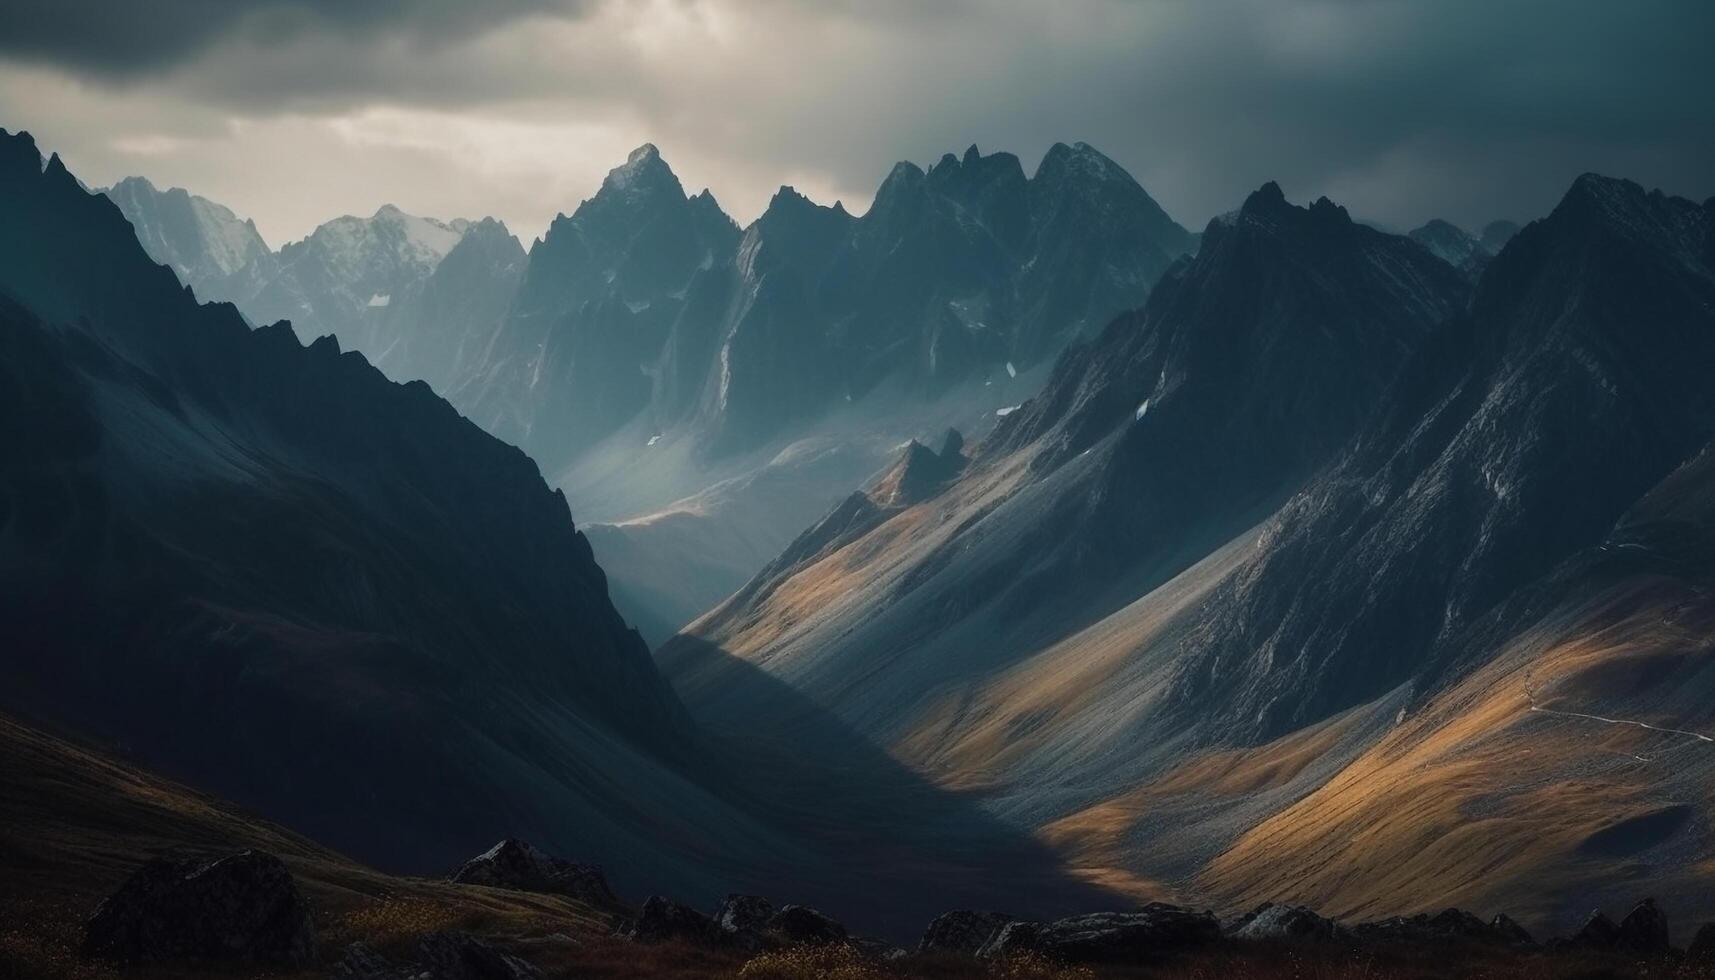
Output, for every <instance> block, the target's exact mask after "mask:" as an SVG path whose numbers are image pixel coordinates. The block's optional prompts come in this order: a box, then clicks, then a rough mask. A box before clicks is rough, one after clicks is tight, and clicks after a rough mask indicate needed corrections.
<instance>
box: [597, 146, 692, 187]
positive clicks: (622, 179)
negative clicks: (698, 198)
mask: <svg viewBox="0 0 1715 980" xmlns="http://www.w3.org/2000/svg"><path fill="white" fill-rule="evenodd" d="M601 193H619V194H625V195H640V194H651V193H662V194H669V195H671V196H673V197H679V198H683V197H684V196H685V189H684V186H683V185H682V184H680V183H679V177H678V175H676V174H674V173H673V168H672V167H669V166H668V165H667V161H666V160H663V159H662V158H661V151H660V150H658V149H656V147H655V144H654V143H645V144H643V145H642V146H640V147H638V148H637V149H635V150H632V151H631V153H630V154H629V155H628V156H627V157H626V158H625V162H624V163H623V164H621V165H619V166H617V167H615V168H613V169H612V170H610V171H608V172H607V177H606V179H604V180H603V181H602V183H601V192H598V195H597V196H600V194H601Z"/></svg>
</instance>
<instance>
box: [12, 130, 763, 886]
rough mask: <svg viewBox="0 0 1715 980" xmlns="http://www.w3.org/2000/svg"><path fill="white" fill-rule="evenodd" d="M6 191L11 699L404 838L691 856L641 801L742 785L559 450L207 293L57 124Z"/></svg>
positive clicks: (374, 837)
mask: <svg viewBox="0 0 1715 980" xmlns="http://www.w3.org/2000/svg"><path fill="white" fill-rule="evenodd" d="M0 196H3V198H4V209H5V211H6V213H7V214H8V220H7V221H6V222H5V223H4V226H3V227H0V257H3V261H0V295H3V297H4V303H3V314H0V322H3V324H4V330H3V333H0V336H3V338H4V347H5V352H6V356H5V357H4V358H3V359H0V371H4V374H5V383H4V384H0V389H3V393H0V404H3V406H4V411H0V419H4V420H5V425H4V429H3V432H0V461H3V462H0V487H3V488H4V493H3V495H0V501H3V503H0V574H3V576H4V580H5V582H6V585H7V588H6V590H5V592H6V598H5V600H4V606H3V608H4V619H5V622H6V627H7V628H6V632H7V634H8V636H10V637H11V638H12V642H9V643H8V644H7V645H6V649H5V653H4V660H5V662H6V663H5V665H6V671H7V677H8V685H7V688H6V694H5V701H6V703H7V705H8V706H9V707H10V708H12V709H14V710H20V711H27V712H29V713H31V714H32V715H35V716H38V717H42V718H46V719H51V720H54V721H56V722H59V723H64V724H71V725H75V726H77V727H79V728H80V729H82V730H84V731H86V732H89V733H91V734H94V735H97V736H99V737H104V738H109V739H114V740H117V741H119V742H121V743H122V744H124V745H126V746H128V747H129V748H130V749H131V751H133V752H136V753H138V754H139V755H141V756H144V757H146V758H149V759H151V760H153V761H154V762H156V763H157V764H159V765H160V766H161V767H162V768H164V769H166V770H168V771H171V772H174V773H177V774H179V775H181V776H183V777H185V778H188V779H193V780H194V781H196V782H197V783H199V784H201V785H205V786H209V787H211V788H214V789H218V790H220V791H222V792H224V793H227V794H229V795H230V796H232V797H234V798H235V799H238V800H240V801H242V802H243V803H245V804H247V805H251V806H255V807H257V808H258V809H261V810H263V811H265V812H268V813H270V814H272V815H274V816H276V817H279V818H281V819H285V820H288V821H289V822H291V823H293V824H294V825H295V826H298V827H300V828H302V829H304V830H306V831H311V832H314V833H316V834H318V835H319V836H320V837H322V838H323V839H325V840H327V841H329V842H330V843H332V844H335V845H336V846H340V847H344V848H349V849H350V850H352V851H354V852H356V853H361V854H364V855H366V856H367V857H369V858H371V859H373V860H376V861H378V862H381V863H383V864H386V865H389V866H414V867H422V866H424V865H429V866H432V865H434V864H435V863H436V862H437V861H450V860H452V859H453V858H454V857H456V856H458V855H461V854H467V853H468V852H469V851H470V848H471V847H472V846H475V845H476V844H479V843H480V842H481V841H482V840H484V839H486V838H488V837H492V836H493V834H494V831H495V828H496V827H497V826H515V825H528V826H533V827H535V828H537V829H538V831H539V832H540V833H541V834H543V835H545V836H547V837H555V836H557V837H559V838H560V839H562V840H564V841H566V842H567V843H568V844H569V843H572V842H574V840H576V839H583V840H597V839H600V840H605V841H606V842H607V843H608V844H609V845H611V846H612V847H614V848H615V849H616V851H615V853H616V854H624V855H629V856H630V857H631V859H633V860H634V861H635V862H636V863H635V868H636V870H637V871H639V872H643V873H645V874H649V873H651V872H652V873H656V874H661V875H676V874H682V873H683V871H684V868H683V866H682V865H680V864H678V863H677V862H676V861H673V860H671V859H669V858H667V857H666V856H665V851H664V849H663V847H662V845H661V842H660V840H659V839H658V838H656V837H655V836H654V835H653V834H652V833H648V832H645V831H642V830H640V829H639V827H638V826H637V825H636V823H635V818H634V816H633V815H630V814H631V811H632V810H633V809H634V808H635V807H636V806H638V805H639V800H642V799H648V798H650V797H654V798H656V799H664V798H671V797H674V796H677V797H678V798H680V799H681V800H683V799H685V798H687V797H689V798H700V799H702V800H703V802H702V803H701V804H698V805H697V807H695V809H698V810H699V812H705V813H707V814H715V815H718V814H721V813H723V812H725V811H724V809H723V807H722V806H721V805H720V804H719V803H718V802H716V801H714V800H713V798H711V797H708V796H706V795H705V791H703V790H701V789H699V788H698V787H697V786H696V785H695V783H694V782H693V781H692V780H689V779H687V778H686V777H684V776H681V775H677V774H676V773H677V770H678V769H680V768H681V767H689V766H690V764H691V760H693V759H696V758H699V753H700V749H699V746H698V743H697V740H696V738H695V737H694V735H693V734H692V729H691V726H690V724H689V722H688V720H687V718H686V716H685V714H684V711H683V709H682V708H681V707H680V705H679V702H678V700H677V698H676V697H675V696H674V695H673V693H672V691H671V690H670V689H669V688H668V687H667V685H666V684H665V683H664V682H663V681H662V680H661V678H660V676H659V675H658V674H657V673H656V670H655V668H654V666H653V664H652V662H651V660H650V658H649V655H648V651H647V649H646V648H645V647H644V645H643V644H642V642H641V641H640V640H639V639H638V637H637V635H636V634H635V633H634V632H633V631H631V630H630V629H628V628H627V627H626V626H625V624H624V622H623V621H622V620H621V619H620V617H619V615H618V614H617V613H616V612H615V611H614V610H613V607H612V606H611V605H610V604H609V602H608V600H607V596H606V584H605V580H604V577H603V575H602V572H601V570H600V568H598V567H597V566H596V564H595V561H594V559H593V557H592V556H591V554H590V550H589V546H588V544H587V543H586V542H585V541H584V539H583V537H582V535H581V534H580V533H579V532H578V531H577V530H576V529H575V528H574V527H573V525H572V522H571V519H570V515H569V513H568V511H567V507H566V502H565V498H564V496H563V495H562V494H560V493H559V492H557V491H551V490H549V489H548V488H547V487H546V486H545V485H544V484H543V482H542V480H541V477H540V475H539V474H538V471H537V469H536V467H535V465H534V464H533V463H531V461H530V460H529V459H528V458H527V457H525V456H524V455H523V454H522V453H521V452H519V451H518V450H516V449H514V448H512V447H509V446H506V445H504V444H502V443H500V442H498V441H497V440H495V439H493V438H492V437H490V436H488V435H486V434H485V433H483V432H481V431H480V430H479V429H477V428H476V427H475V426H474V425H472V424H471V423H469V422H468V421H466V420H464V419H462V418H460V417H459V416H458V414H457V413H456V412H454V411H453V410H452V408H451V407H449V406H448V405H447V404H446V403H445V402H443V401H441V400H440V399H439V398H437V397H435V396H434V395H433V394H432V393H431V392H430V391H429V389H428V388H427V386H426V385H423V384H421V383H413V384H410V385H403V386H400V385H395V384H392V383H390V382H387V381H386V380H385V379H384V378H383V377H382V376H381V375H380V373H379V372H377V371H376V370H375V369H374V368H372V367H370V366H369V365H368V364H367V363H366V362H365V361H364V360H363V358H362V357H360V356H358V355H355V354H350V353H344V354H342V353H341V352H340V351H339V347H338V344H337V343H336V342H334V341H333V340H332V339H331V338H324V339H322V340H320V341H317V342H316V343H314V344H311V345H309V346H308V347H302V346H300V345H299V343H298V341H297V340H296V339H295V338H294V336H293V335H292V332H291V330H290V329H289V328H288V327H287V326H285V325H283V324H281V325H275V326H271V327H264V328H262V329H259V330H254V331H253V330H251V329H249V328H248V327H247V326H246V324H245V323H244V321H243V320H241V319H240V318H239V317H238V315H237V313H236V311H234V310H233V308H232V307H230V306H227V305H206V306H205V305H198V304H197V303H196V302H195V300H194V299H193V297H192V296H191V295H190V292H189V290H188V289H186V288H184V287H181V286H180V285H179V284H178V282H177V281H176V280H175V278H174V276H173V274H172V273H171V272H170V271H169V270H167V269H165V268H163V267H161V266H158V265H155V264H154V263H152V262H150V261H149V260H148V259H147V258H146V257H145V256H144V255H143V253H142V252H141V251H140V250H139V248H138V246H137V242H136V239H135V238H134V237H133V235H132V232H131V229H130V227H129V226H128V224H127V222H126V221H125V219H124V218H123V217H122V216H121V215H120V213H119V211H118V210H117V209H116V208H115V207H114V206H113V205H112V204H111V203H110V202H109V201H108V200H107V199H105V198H103V197H100V196H92V195H89V194H87V193H86V192H85V191H84V190H82V188H81V187H80V186H79V185H78V184H77V182H76V181H75V179H74V178H73V177H72V176H71V175H70V174H69V173H67V171H66V170H65V168H64V166H63V165H62V164H61V163H60V161H59V159H58V157H54V158H52V159H50V160H49V161H48V163H47V165H46V167H45V168H44V166H43V164H42V162H41V158H40V156H39V154H38V153H37V151H36V149H35V146H34V144H33V142H32V141H31V140H30V139H29V137H28V136H27V135H16V136H14V135H9V134H8V135H4V136H0ZM520 780H525V781H527V786H517V785H511V784H515V783H517V782H518V781H520ZM502 786H511V788H510V789H508V790H507V791H505V792H496V790H497V789H498V788H499V787H502ZM716 819H717V820H718V819H722V818H721V817H719V816H716ZM731 819H733V820H735V821H738V820H739V818H736V817H733V818H731Z"/></svg>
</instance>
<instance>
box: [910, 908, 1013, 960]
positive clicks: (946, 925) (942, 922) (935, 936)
mask: <svg viewBox="0 0 1715 980" xmlns="http://www.w3.org/2000/svg"><path fill="white" fill-rule="evenodd" d="M1011 921H1012V916H1010V915H1007V914H1006V913H1004V912H976V911H971V910H969V909H957V910H954V911H952V912H945V913H942V914H941V915H939V916H937V917H936V918H935V921H934V922H931V923H929V928H928V929H925V930H924V931H923V938H922V939H921V940H919V941H918V943H917V951H918V952H919V953H970V954H973V955H974V954H976V953H977V952H979V951H980V950H981V949H982V948H983V946H985V945H987V944H988V942H989V940H991V939H993V938H994V936H995V933H997V932H1000V930H1001V929H1002V928H1003V927H1004V926H1005V925H1006V924H1007V923H1009V922H1011Z"/></svg>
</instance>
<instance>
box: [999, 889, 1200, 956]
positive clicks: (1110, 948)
mask: <svg viewBox="0 0 1715 980" xmlns="http://www.w3.org/2000/svg"><path fill="white" fill-rule="evenodd" d="M1220 938H1221V925H1220V923H1219V922H1217V921H1215V917H1214V916H1213V915H1211V914H1209V913H1208V912H1198V911H1195V910H1193V909H1187V908H1181V907H1179V906H1177V905H1168V904H1166V903H1163V902H1152V903H1150V904H1149V905H1146V906H1144V907H1143V908H1141V909H1139V910H1138V911H1136V912H1097V913H1094V914H1091V915H1077V916H1072V917H1071V918H1067V919H1056V920H1054V921H1053V922H1048V923H1040V922H1009V923H1007V924H1006V925H1005V926H1003V927H1002V928H1001V930H1000V931H999V932H998V933H996V934H995V936H994V938H993V939H991V940H990V941H989V942H988V944H987V945H985V946H984V947H983V949H982V952H981V954H980V955H982V956H985V957H1004V956H1011V955H1014V954H1017V953H1038V954H1041V955H1043V956H1046V957H1048V958H1049V959H1053V960H1058V961H1060V962H1063V963H1073V964H1083V963H1112V964H1126V963H1152V962H1155V961H1156V960H1158V959H1160V958H1161V957H1164V956H1167V955H1170V954H1173V953H1177V952H1180V951H1182V950H1186V949H1192V948H1195V947H1198V946H1203V945H1206V944H1208V943H1212V942H1215V941H1217V940H1219V939H1220Z"/></svg>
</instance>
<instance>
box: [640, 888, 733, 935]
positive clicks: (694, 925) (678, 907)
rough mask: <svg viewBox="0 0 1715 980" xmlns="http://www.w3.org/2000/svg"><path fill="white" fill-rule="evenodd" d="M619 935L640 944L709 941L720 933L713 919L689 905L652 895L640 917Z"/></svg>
mask: <svg viewBox="0 0 1715 980" xmlns="http://www.w3.org/2000/svg"><path fill="white" fill-rule="evenodd" d="M620 935H622V936H624V937H625V938H627V939H630V940H632V941H633V942H639V943H660V942H667V941H669V940H683V941H685V942H692V943H709V942H714V941H715V940H716V939H717V936H718V933H717V931H716V929H715V922H714V920H713V919H711V918H709V917H708V916H706V915H704V914H703V913H701V912H698V911H697V910H696V909H694V908H691V907H690V906H689V905H685V904H684V903H682V902H675V901H673V900H672V899H670V898H666V897H663V896H661V895H651V896H650V897H649V900H648V901H646V902H644V903H643V908H642V909H640V910H638V913H637V918H636V919H633V920H632V921H631V922H630V923H628V924H626V926H625V927H624V928H622V929H621V930H620Z"/></svg>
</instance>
